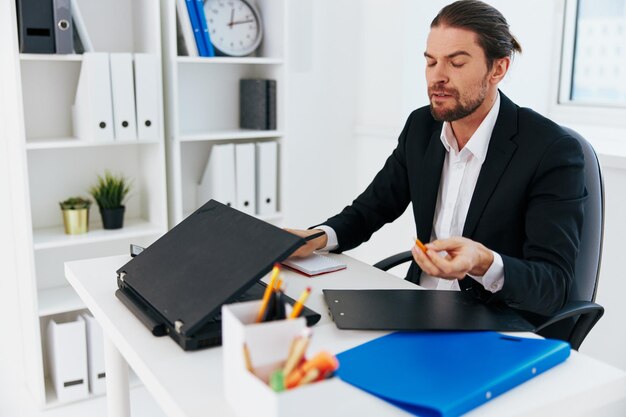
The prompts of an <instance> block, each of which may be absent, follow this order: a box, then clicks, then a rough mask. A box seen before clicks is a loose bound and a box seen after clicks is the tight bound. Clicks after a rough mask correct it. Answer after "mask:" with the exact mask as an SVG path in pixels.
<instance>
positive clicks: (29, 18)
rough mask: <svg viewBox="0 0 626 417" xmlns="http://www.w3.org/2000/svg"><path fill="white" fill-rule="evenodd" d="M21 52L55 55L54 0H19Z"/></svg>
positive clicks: (18, 17) (18, 18) (17, 4)
mask: <svg viewBox="0 0 626 417" xmlns="http://www.w3.org/2000/svg"><path fill="white" fill-rule="evenodd" d="M16 6H17V20H18V25H19V36H20V52H22V53H35V54H53V53H54V50H55V46H54V16H53V5H52V0H18V1H17V3H16Z"/></svg>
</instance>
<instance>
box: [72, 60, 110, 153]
mask: <svg viewBox="0 0 626 417" xmlns="http://www.w3.org/2000/svg"><path fill="white" fill-rule="evenodd" d="M72 122H73V125H74V136H76V137H77V138H78V139H83V140H93V141H112V140H113V137H114V136H113V108H112V104H111V73H110V70H109V54H107V53H103V52H90V53H84V54H83V62H82V65H81V68H80V76H79V78H78V86H77V87H76V97H75V99H74V105H73V106H72Z"/></svg>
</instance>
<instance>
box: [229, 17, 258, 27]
mask: <svg viewBox="0 0 626 417" xmlns="http://www.w3.org/2000/svg"><path fill="white" fill-rule="evenodd" d="M252 22H254V20H252V19H250V20H240V21H238V22H232V23H229V24H228V25H229V26H230V27H233V26H234V25H238V24H241V23H252Z"/></svg>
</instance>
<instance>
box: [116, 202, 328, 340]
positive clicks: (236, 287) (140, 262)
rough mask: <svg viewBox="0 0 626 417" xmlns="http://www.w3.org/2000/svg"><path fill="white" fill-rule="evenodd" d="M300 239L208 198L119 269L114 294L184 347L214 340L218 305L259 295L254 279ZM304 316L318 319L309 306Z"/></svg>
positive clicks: (218, 335) (217, 329) (259, 287)
mask: <svg viewBox="0 0 626 417" xmlns="http://www.w3.org/2000/svg"><path fill="white" fill-rule="evenodd" d="M303 244H305V241H304V239H302V238H300V237H298V236H295V235H293V234H291V233H289V232H286V231H284V230H282V229H280V228H278V227H276V226H273V225H271V224H269V223H266V222H263V221H261V220H259V219H257V218H255V217H252V216H249V215H247V214H244V213H242V212H240V211H237V210H235V209H233V208H231V207H228V206H225V205H223V204H221V203H219V202H217V201H214V200H211V201H209V202H208V203H206V204H205V205H204V206H202V207H201V208H199V209H198V210H197V211H195V212H194V213H192V214H191V215H190V216H189V217H187V218H186V219H185V220H183V221H182V222H181V223H179V224H178V225H177V226H176V227H174V228H173V229H172V230H170V231H169V232H168V233H166V234H165V235H163V236H162V237H161V238H160V239H158V240H157V241H156V242H154V243H153V244H152V245H150V246H149V247H148V248H146V249H145V250H144V251H143V252H141V253H140V254H139V255H137V256H136V257H134V258H133V259H132V260H131V261H129V262H128V263H127V264H126V265H124V266H122V267H121V268H120V269H118V271H117V274H118V287H119V290H118V291H117V292H116V295H117V297H118V298H119V299H120V300H122V302H124V304H126V305H127V307H129V308H130V309H131V311H133V313H134V314H135V315H136V316H137V317H138V318H140V319H141V320H142V322H144V324H146V325H147V326H149V328H150V330H151V331H152V333H153V334H155V335H163V334H169V335H170V336H171V337H172V338H173V339H174V340H176V342H177V343H178V344H179V345H180V346H181V347H183V349H185V350H193V349H199V348H203V347H210V346H215V345H219V344H220V343H221V322H220V311H221V306H222V304H226V303H230V302H236V301H243V300H250V299H259V298H261V296H262V295H263V291H264V288H265V287H264V284H262V283H260V282H258V281H259V279H260V278H262V277H263V276H264V275H266V274H267V273H268V272H269V271H270V270H271V269H272V266H273V265H274V263H276V262H280V261H282V260H284V259H286V258H287V257H288V256H289V255H290V254H291V253H292V252H293V251H295V250H296V249H297V248H298V247H300V246H301V245H303ZM288 302H293V300H288ZM303 316H304V317H306V319H307V324H309V325H312V324H315V323H316V322H317V321H318V320H319V319H320V315H319V314H317V313H315V312H314V311H312V310H309V309H305V310H304V311H303Z"/></svg>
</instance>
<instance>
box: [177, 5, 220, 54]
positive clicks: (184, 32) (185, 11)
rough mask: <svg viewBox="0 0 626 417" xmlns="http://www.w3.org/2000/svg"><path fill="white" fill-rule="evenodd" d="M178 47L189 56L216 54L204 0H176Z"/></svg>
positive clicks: (180, 51)
mask: <svg viewBox="0 0 626 417" xmlns="http://www.w3.org/2000/svg"><path fill="white" fill-rule="evenodd" d="M176 15H177V32H178V33H179V34H180V35H179V42H178V49H179V53H180V54H185V55H188V56H204V57H212V56H215V49H214V48H213V43H212V42H211V38H210V35H209V28H208V25H207V21H206V15H205V12H204V1H203V0H176Z"/></svg>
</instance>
